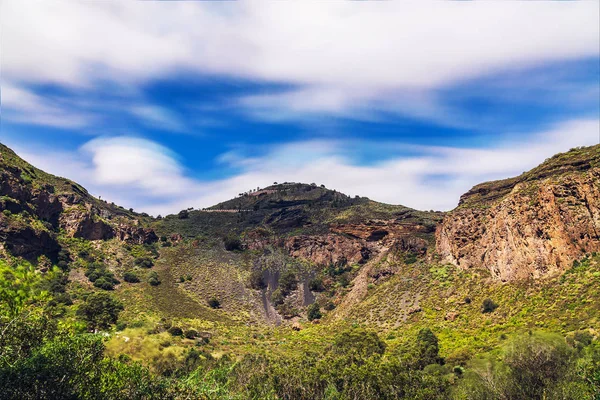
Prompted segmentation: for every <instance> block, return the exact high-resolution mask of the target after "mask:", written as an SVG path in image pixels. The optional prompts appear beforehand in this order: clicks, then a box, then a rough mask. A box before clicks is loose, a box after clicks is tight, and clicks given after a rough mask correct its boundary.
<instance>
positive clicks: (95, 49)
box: [2, 0, 600, 112]
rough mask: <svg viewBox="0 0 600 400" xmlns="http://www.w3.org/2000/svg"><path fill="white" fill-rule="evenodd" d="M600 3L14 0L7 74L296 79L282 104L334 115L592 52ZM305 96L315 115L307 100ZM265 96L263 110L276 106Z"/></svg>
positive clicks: (91, 79)
mask: <svg viewBox="0 0 600 400" xmlns="http://www.w3.org/2000/svg"><path fill="white" fill-rule="evenodd" d="M598 8H599V3H598V2H520V3H515V2H481V3H472V2H470V3H464V2H442V3H440V2H427V1H424V2H384V3H370V2H364V3H354V2H316V3H313V2H308V3H306V2H303V3H289V2H270V3H264V2H253V1H251V2H244V3H231V4H211V3H202V2H122V1H102V2H66V1H59V2H51V3H50V2H42V1H40V2H36V3H35V7H31V5H30V4H29V3H27V2H23V1H18V0H7V1H5V2H4V3H3V10H2V26H3V37H2V52H3V54H2V58H3V60H2V61H3V75H4V76H5V79H8V80H9V81H13V82H14V81H18V80H25V81H38V82H58V83H62V84H68V85H76V86H77V85H79V86H89V85H92V84H94V83H95V82H97V81H98V80H110V81H116V82H140V81H144V80H148V79H154V78H157V77H161V76H164V75H168V74H171V73H173V72H176V71H179V70H181V69H184V70H191V71H194V72H196V73H200V74H217V75H221V76H234V77H237V78H242V79H251V80H266V81H273V82H286V83H290V84H294V85H297V86H298V87H300V88H301V90H300V91H299V92H293V93H288V94H285V95H283V98H282V99H283V100H284V102H285V103H286V104H287V105H288V106H289V108H290V109H291V110H292V111H293V110H308V111H310V110H311V108H314V107H316V106H320V107H322V108H323V109H326V110H330V111H333V112H339V111H340V110H341V109H345V108H346V107H350V108H351V109H354V108H356V107H355V106H356V104H357V103H360V102H361V99H362V100H364V101H365V102H366V103H367V105H368V104H369V100H370V99H372V98H373V97H374V96H375V95H376V94H383V95H384V94H386V93H387V92H388V91H389V90H390V89H392V90H394V89H395V90H403V91H404V90H406V91H409V92H410V91H411V90H431V89H434V88H439V87H441V86H445V85H448V84H451V83H453V82H458V81H461V80H465V79H471V78H473V77H476V76H480V75H481V74H489V73H490V72H493V71H500V70H505V69H512V68H522V67H525V66H532V65H536V64H539V63H544V62H548V61H556V60H568V59H577V58H582V57H590V56H598V53H599V50H598V49H599V44H600V39H599V37H600V24H599V17H598V15H599V9H598ZM148 21H152V23H148ZM33 27H36V28H35V29H36V31H32V29H33ZM474 32H476V34H474ZM24 48H26V49H27V50H28V51H26V52H25V51H23V49H24ZM311 95H314V96H312V97H313V98H314V100H315V105H314V107H311V105H310V103H307V102H306V101H305V99H306V98H309V97H311ZM254 100H256V101H259V102H260V100H261V99H260V98H255V99H254ZM262 100H264V101H265V102H266V105H267V106H268V105H269V103H270V102H271V101H274V100H276V98H264V99H262ZM425 106H426V107H427V106H428V104H425Z"/></svg>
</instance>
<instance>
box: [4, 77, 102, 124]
mask: <svg viewBox="0 0 600 400" xmlns="http://www.w3.org/2000/svg"><path fill="white" fill-rule="evenodd" d="M2 118H4V119H6V120H10V121H14V122H25V123H28V124H34V125H46V126H54V127H61V128H80V127H83V126H86V125H89V124H92V123H93V122H94V121H97V120H98V118H97V117H96V116H95V115H93V114H91V113H87V112H78V111H77V110H75V109H74V107H73V105H72V104H69V103H68V102H67V103H65V102H64V101H61V100H60V99H52V98H46V97H43V96H40V95H37V94H35V93H33V92H30V91H28V90H26V89H24V88H21V87H17V86H14V85H11V84H8V83H5V84H3V85H2Z"/></svg>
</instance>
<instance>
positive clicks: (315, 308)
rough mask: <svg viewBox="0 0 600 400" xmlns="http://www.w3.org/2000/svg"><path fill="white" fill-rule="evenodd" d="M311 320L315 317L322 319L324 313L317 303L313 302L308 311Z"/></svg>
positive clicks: (307, 314)
mask: <svg viewBox="0 0 600 400" xmlns="http://www.w3.org/2000/svg"><path fill="white" fill-rule="evenodd" d="M306 316H307V317H308V320H309V321H313V320H315V319H320V318H321V317H322V316H323V314H321V309H320V308H319V305H318V304H317V303H313V304H311V305H310V306H308V312H307V313H306Z"/></svg>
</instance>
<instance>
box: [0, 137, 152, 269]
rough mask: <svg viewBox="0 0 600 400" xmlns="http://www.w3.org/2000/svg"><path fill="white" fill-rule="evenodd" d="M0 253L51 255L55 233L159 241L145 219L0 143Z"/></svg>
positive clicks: (55, 245) (55, 249)
mask: <svg viewBox="0 0 600 400" xmlns="http://www.w3.org/2000/svg"><path fill="white" fill-rule="evenodd" d="M0 212H1V213H0V252H8V253H9V254H11V255H13V256H20V257H24V258H26V259H29V260H32V261H34V260H36V259H37V257H39V256H40V255H45V256H48V257H49V258H50V259H55V258H56V255H57V253H58V251H59V250H60V247H61V246H60V244H59V241H58V236H59V233H60V234H63V235H65V236H66V237H73V238H81V239H85V240H91V241H94V240H106V239H111V238H118V239H120V240H122V241H125V242H129V243H149V242H153V241H156V240H157V237H156V235H155V234H154V232H153V231H152V230H151V229H148V228H147V227H144V226H143V225H144V223H143V221H144V220H147V218H145V217H142V216H140V215H137V214H135V213H133V212H131V211H127V210H125V209H123V208H122V207H118V206H116V205H114V204H108V203H106V202H104V201H102V200H99V199H97V198H95V197H93V196H91V195H90V194H89V193H88V192H87V191H86V190H85V189H84V188H83V187H81V186H80V185H78V184H76V183H75V182H72V181H70V180H68V179H64V178H59V177H56V176H53V175H50V174H47V173H45V172H43V171H41V170H39V169H37V168H35V167H33V166H32V165H30V164H28V163H27V162H25V161H24V160H22V159H21V158H20V157H18V156H17V155H16V154H15V153H14V152H13V151H12V150H11V149H9V148H7V147H6V146H4V145H2V144H0Z"/></svg>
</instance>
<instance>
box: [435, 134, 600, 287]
mask: <svg viewBox="0 0 600 400" xmlns="http://www.w3.org/2000/svg"><path fill="white" fill-rule="evenodd" d="M599 234H600V146H594V147H589V148H584V149H576V150H573V151H571V152H569V153H565V154H560V155H557V156H555V157H553V158H552V159H550V160H547V161H546V162H545V163H544V164H542V165H540V166H539V167H537V168H536V169H534V170H532V171H530V172H527V173H525V174H523V175H521V176H520V177H517V178H513V179H509V180H505V181H497V182H490V183H485V184H481V185H478V186H476V187H474V188H473V189H472V190H471V191H469V192H468V193H466V194H465V195H464V196H463V197H462V198H461V203H460V205H459V207H458V208H457V209H455V210H454V211H452V212H451V213H449V214H448V215H447V216H446V217H445V218H444V220H443V222H442V223H441V224H440V226H439V227H438V229H437V232H436V239H437V251H438V253H439V254H440V255H441V256H442V258H443V259H444V260H445V261H447V262H450V263H452V264H455V265H457V266H459V267H461V268H484V269H488V270H489V271H490V272H491V274H492V276H493V277H495V278H497V279H500V280H503V281H508V280H514V279H525V278H539V277H542V276H545V275H549V274H554V273H557V272H560V271H564V270H566V269H567V268H568V267H570V266H571V265H572V263H573V261H574V260H576V259H578V258H581V257H582V256H583V255H584V254H586V253H591V252H594V251H600V236H599Z"/></svg>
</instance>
